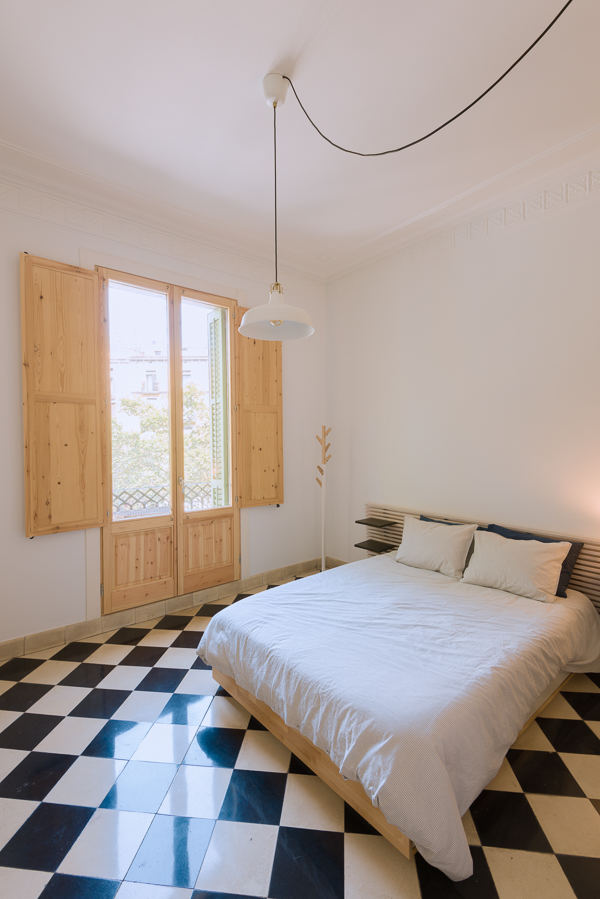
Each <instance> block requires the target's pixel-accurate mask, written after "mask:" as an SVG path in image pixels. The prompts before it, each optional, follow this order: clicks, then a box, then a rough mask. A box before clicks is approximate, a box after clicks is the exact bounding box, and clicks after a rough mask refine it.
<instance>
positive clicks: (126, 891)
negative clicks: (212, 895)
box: [115, 881, 193, 899]
mask: <svg viewBox="0 0 600 899" xmlns="http://www.w3.org/2000/svg"><path fill="white" fill-rule="evenodd" d="M192 892H193V890H184V889H182V888H181V887H159V886H155V885H154V884H151V883H130V882H129V881H123V883H122V884H121V886H120V887H119V890H118V892H117V895H116V897H115V899H191V896H192Z"/></svg>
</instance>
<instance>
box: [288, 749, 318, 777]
mask: <svg viewBox="0 0 600 899" xmlns="http://www.w3.org/2000/svg"><path fill="white" fill-rule="evenodd" d="M289 773H290V774H312V775H314V776H315V777H316V774H315V772H314V771H311V770H310V768H309V767H308V765H305V764H304V762H302V761H300V759H299V758H298V756H297V755H294V753H293V752H292V757H291V759H290V767H289Z"/></svg>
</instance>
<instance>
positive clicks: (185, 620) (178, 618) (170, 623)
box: [155, 615, 194, 645]
mask: <svg viewBox="0 0 600 899" xmlns="http://www.w3.org/2000/svg"><path fill="white" fill-rule="evenodd" d="M193 617H194V616H193V615H165V617H164V618H161V620H160V621H159V622H158V624H156V625H155V628H156V629H157V630H159V631H182V630H183V629H184V627H185V626H186V625H187V624H189V623H190V621H191V620H192V618H193ZM171 645H172V644H171Z"/></svg>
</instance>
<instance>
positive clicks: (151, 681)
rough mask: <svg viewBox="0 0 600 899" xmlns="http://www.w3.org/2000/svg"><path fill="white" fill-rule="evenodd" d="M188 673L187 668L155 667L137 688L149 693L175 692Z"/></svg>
mask: <svg viewBox="0 0 600 899" xmlns="http://www.w3.org/2000/svg"><path fill="white" fill-rule="evenodd" d="M186 674H187V669H186V668H153V669H152V670H151V671H149V672H148V674H147V675H146V677H145V678H144V680H143V681H142V682H141V683H139V684H138V685H137V687H136V690H143V691H145V692H149V693H174V692H175V690H176V689H177V687H178V686H179V684H180V683H181V681H182V680H183V679H184V677H185V676H186Z"/></svg>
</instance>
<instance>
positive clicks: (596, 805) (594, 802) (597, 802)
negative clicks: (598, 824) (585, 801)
mask: <svg viewBox="0 0 600 899" xmlns="http://www.w3.org/2000/svg"><path fill="white" fill-rule="evenodd" d="M590 802H591V803H592V805H593V806H594V808H595V809H596V811H597V812H598V814H599V815H600V799H590Z"/></svg>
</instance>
